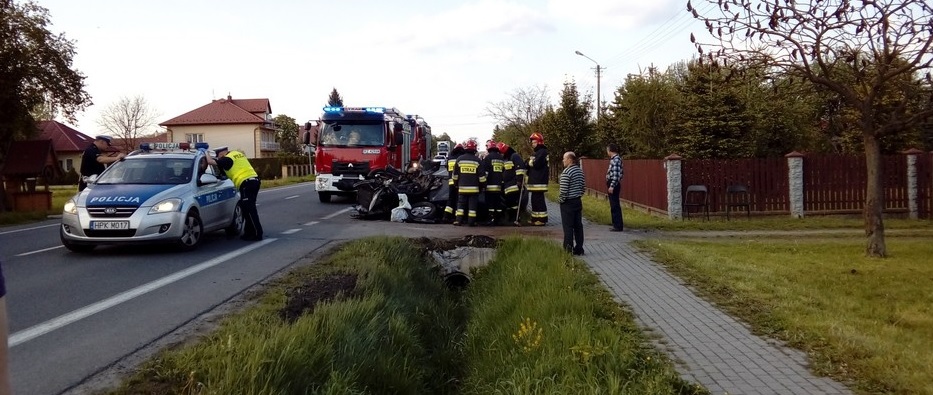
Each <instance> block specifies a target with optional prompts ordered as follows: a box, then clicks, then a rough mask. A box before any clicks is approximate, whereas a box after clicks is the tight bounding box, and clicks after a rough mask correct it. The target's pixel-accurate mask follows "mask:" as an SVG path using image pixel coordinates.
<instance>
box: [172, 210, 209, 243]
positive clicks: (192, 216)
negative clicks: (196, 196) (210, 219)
mask: <svg viewBox="0 0 933 395" xmlns="http://www.w3.org/2000/svg"><path fill="white" fill-rule="evenodd" d="M182 228H183V230H182V234H181V237H180V238H179V239H178V245H179V246H180V247H181V249H182V250H183V251H191V250H193V249H195V248H197V247H198V244H200V243H201V237H202V236H204V224H203V223H202V222H201V217H200V216H198V213H197V212H195V211H189V212H188V216H187V217H185V223H184V224H182Z"/></svg>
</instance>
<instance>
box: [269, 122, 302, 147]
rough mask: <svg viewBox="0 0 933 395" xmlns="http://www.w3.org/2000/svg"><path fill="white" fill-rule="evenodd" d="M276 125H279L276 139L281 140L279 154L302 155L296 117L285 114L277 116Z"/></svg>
mask: <svg viewBox="0 0 933 395" xmlns="http://www.w3.org/2000/svg"><path fill="white" fill-rule="evenodd" d="M274 121H275V125H276V126H278V128H279V129H278V132H277V133H276V136H275V140H276V141H278V142H279V152H278V155H279V156H295V155H301V147H300V146H299V142H298V137H299V136H298V123H297V122H295V118H292V117H290V116H288V115H285V114H279V115H276V116H275V119H274Z"/></svg>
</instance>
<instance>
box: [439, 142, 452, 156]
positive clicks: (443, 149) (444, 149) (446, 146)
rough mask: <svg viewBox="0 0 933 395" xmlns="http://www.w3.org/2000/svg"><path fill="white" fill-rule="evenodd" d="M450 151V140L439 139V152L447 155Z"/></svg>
mask: <svg viewBox="0 0 933 395" xmlns="http://www.w3.org/2000/svg"><path fill="white" fill-rule="evenodd" d="M449 152H450V142H449V141H438V142H437V154H438V155H444V157H447V154H448V153H449Z"/></svg>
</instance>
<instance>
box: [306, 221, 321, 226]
mask: <svg viewBox="0 0 933 395" xmlns="http://www.w3.org/2000/svg"><path fill="white" fill-rule="evenodd" d="M319 222H320V221H311V222H308V223H306V224H304V225H305V226H311V225H314V224H317V223H319Z"/></svg>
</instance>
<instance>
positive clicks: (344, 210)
mask: <svg viewBox="0 0 933 395" xmlns="http://www.w3.org/2000/svg"><path fill="white" fill-rule="evenodd" d="M350 210H353V207H347V208H345V209H343V210H340V211H338V212H336V213H333V214H331V215H328V216H326V217H324V218H321V219H331V218H334V217H336V216H338V215H340V214H343V213H345V212H347V211H350Z"/></svg>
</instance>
